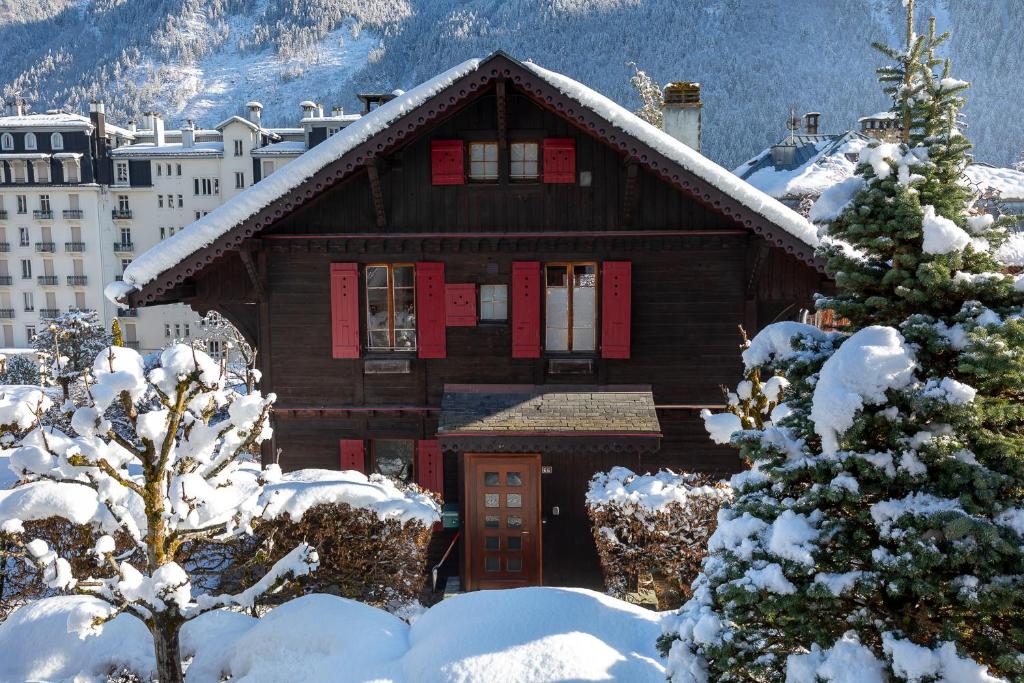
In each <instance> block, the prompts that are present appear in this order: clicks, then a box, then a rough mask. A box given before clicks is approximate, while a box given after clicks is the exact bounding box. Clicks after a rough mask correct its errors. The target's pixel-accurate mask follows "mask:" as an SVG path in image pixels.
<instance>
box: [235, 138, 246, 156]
mask: <svg viewBox="0 0 1024 683" xmlns="http://www.w3.org/2000/svg"><path fill="white" fill-rule="evenodd" d="M242 154H244V152H243V151H242V141H241V140H235V156H236V157H240V156H242Z"/></svg>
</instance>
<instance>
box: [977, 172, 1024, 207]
mask: <svg viewBox="0 0 1024 683" xmlns="http://www.w3.org/2000/svg"><path fill="white" fill-rule="evenodd" d="M965 172H966V173H967V177H968V178H970V179H971V183H973V184H974V185H975V186H976V187H977V188H978V190H979V191H980V192H981V193H982V194H995V195H997V196H998V197H999V198H1000V199H1002V200H1003V201H1024V171H1017V170H1015V169H1012V168H997V167H995V166H991V165H990V164H982V163H977V164H971V165H970V166H968V167H967V170H966V171H965Z"/></svg>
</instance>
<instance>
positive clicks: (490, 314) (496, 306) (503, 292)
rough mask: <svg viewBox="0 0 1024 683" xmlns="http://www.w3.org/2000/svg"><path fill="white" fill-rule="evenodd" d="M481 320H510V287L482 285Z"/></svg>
mask: <svg viewBox="0 0 1024 683" xmlns="http://www.w3.org/2000/svg"><path fill="white" fill-rule="evenodd" d="M480 320H508V285H480Z"/></svg>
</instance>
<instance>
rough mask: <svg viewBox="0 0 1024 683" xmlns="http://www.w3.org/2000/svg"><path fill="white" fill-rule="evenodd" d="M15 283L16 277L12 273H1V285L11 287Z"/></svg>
mask: <svg viewBox="0 0 1024 683" xmlns="http://www.w3.org/2000/svg"><path fill="white" fill-rule="evenodd" d="M13 284H14V278H13V277H11V276H10V275H0V285H6V286H8V287H10V286H11V285H13Z"/></svg>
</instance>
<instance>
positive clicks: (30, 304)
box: [21, 292, 36, 311]
mask: <svg viewBox="0 0 1024 683" xmlns="http://www.w3.org/2000/svg"><path fill="white" fill-rule="evenodd" d="M21 296H22V300H23V301H24V303H25V310H26V311H34V310H36V302H35V299H34V298H33V296H32V292H22V293H21Z"/></svg>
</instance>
